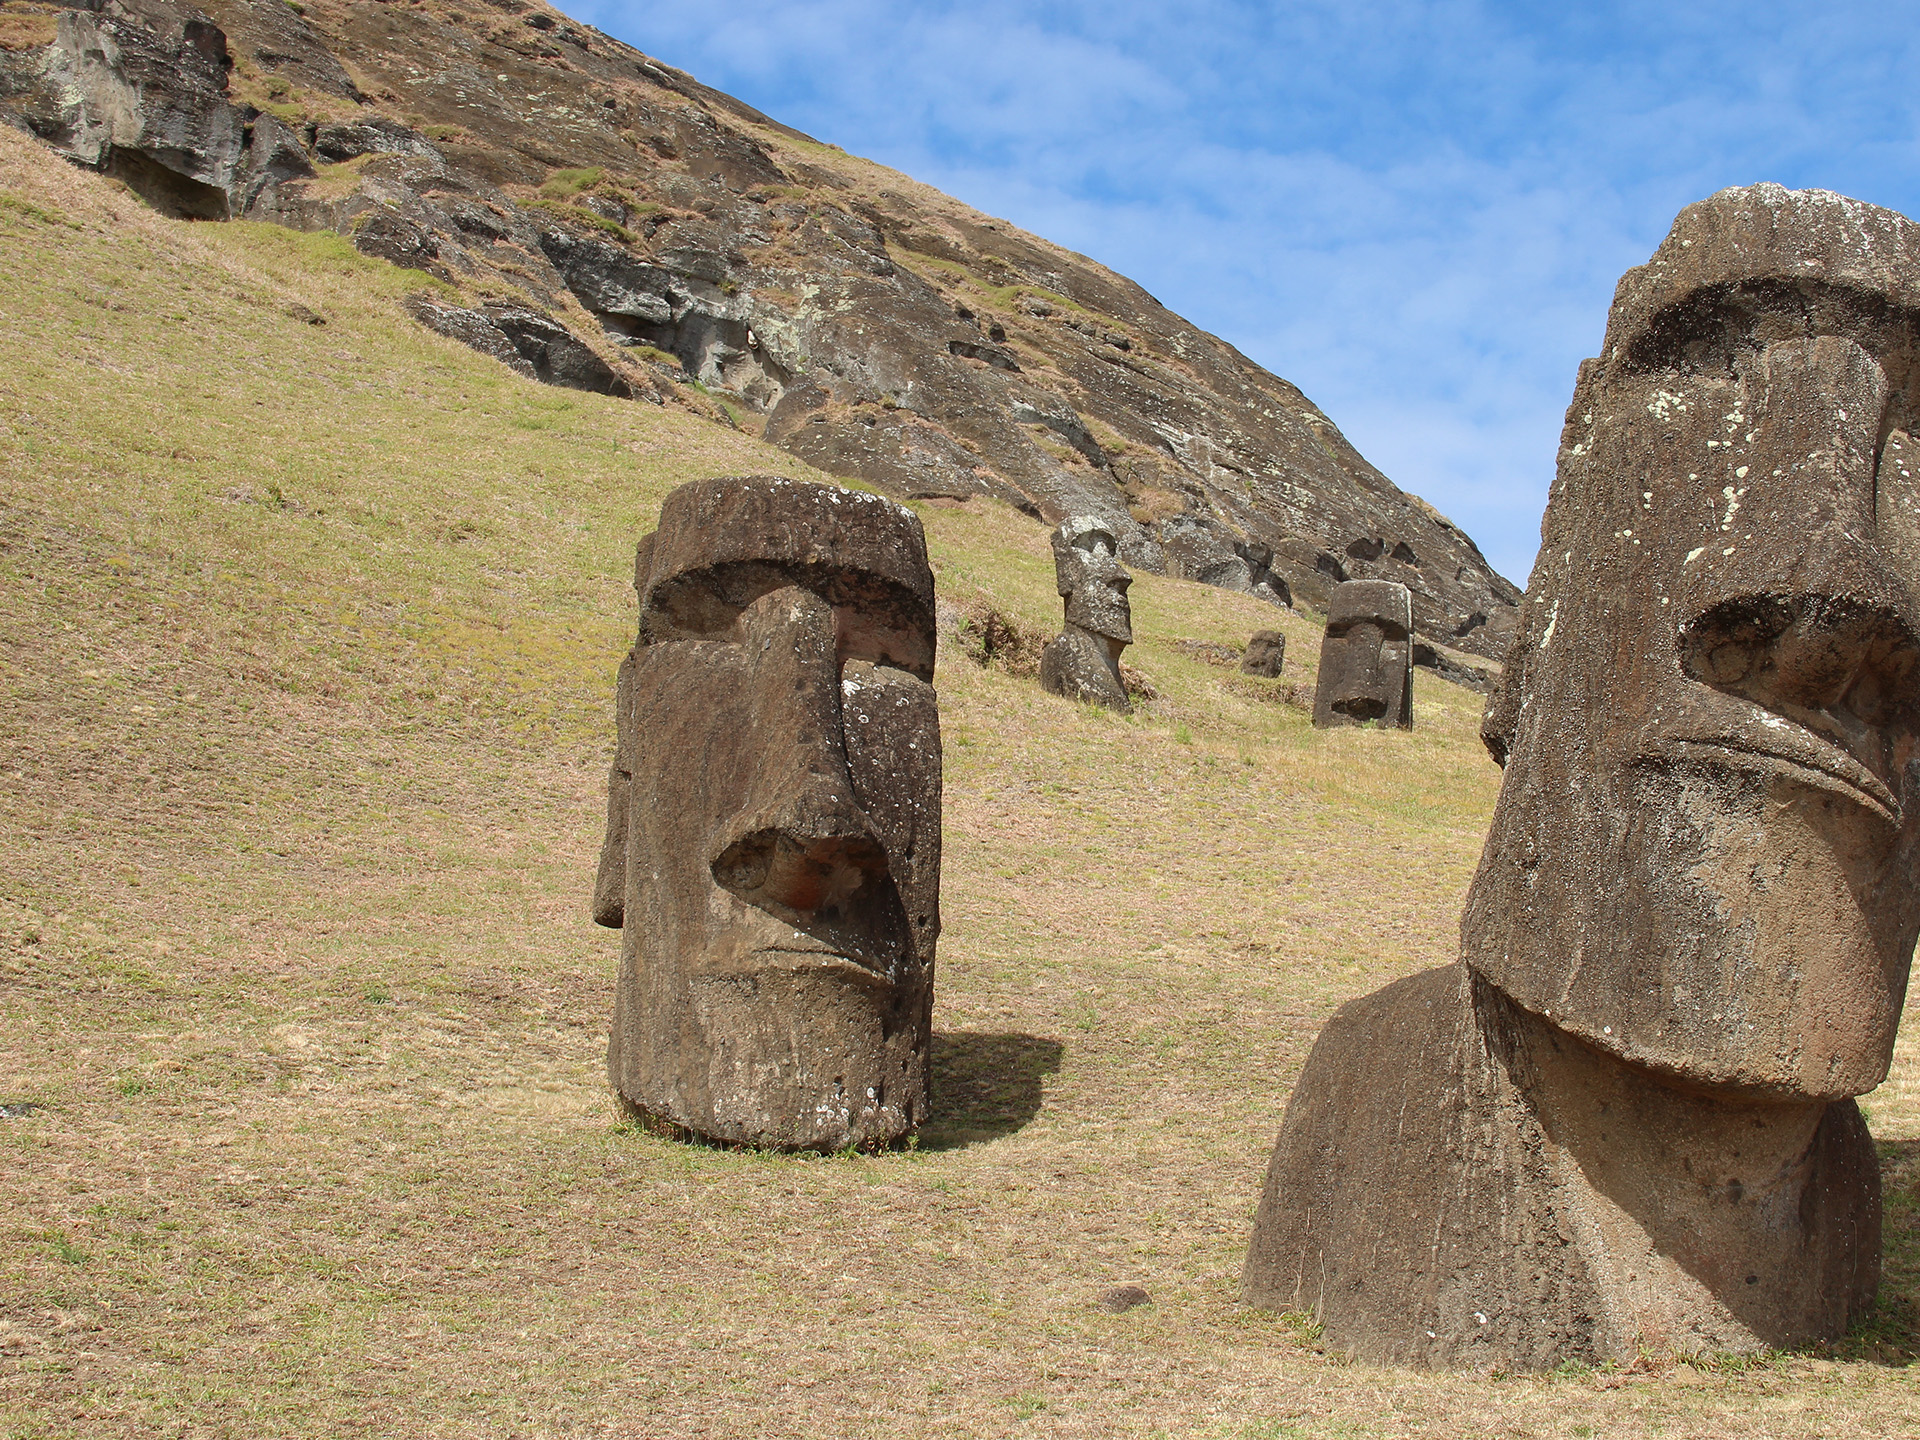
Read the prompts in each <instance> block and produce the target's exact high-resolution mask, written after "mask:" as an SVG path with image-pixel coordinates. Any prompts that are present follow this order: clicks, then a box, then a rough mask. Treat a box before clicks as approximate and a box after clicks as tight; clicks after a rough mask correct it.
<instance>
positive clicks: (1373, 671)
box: [1313, 580, 1413, 730]
mask: <svg viewBox="0 0 1920 1440" xmlns="http://www.w3.org/2000/svg"><path fill="white" fill-rule="evenodd" d="M1369 720H1372V721H1376V722H1378V723H1379V724H1381V725H1387V726H1397V727H1399V728H1400V729H1403V730H1404V729H1411V728H1412V726H1413V595H1412V593H1411V592H1410V591H1409V590H1408V589H1407V587H1406V586H1404V585H1402V584H1400V583H1399V582H1397V581H1394V580H1348V581H1345V582H1343V583H1342V584H1339V585H1336V586H1334V589H1333V598H1332V600H1331V601H1330V602H1329V603H1328V605H1327V634H1326V638H1325V639H1324V640H1323V641H1321V644H1320V675H1319V678H1318V679H1317V680H1316V681H1315V682H1314V692H1313V723H1314V724H1315V725H1317V726H1320V727H1321V728H1323V729H1324V728H1326V727H1327V726H1330V725H1361V724H1364V723H1366V722H1367V721H1369Z"/></svg>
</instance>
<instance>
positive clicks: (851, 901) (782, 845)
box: [594, 476, 940, 1150]
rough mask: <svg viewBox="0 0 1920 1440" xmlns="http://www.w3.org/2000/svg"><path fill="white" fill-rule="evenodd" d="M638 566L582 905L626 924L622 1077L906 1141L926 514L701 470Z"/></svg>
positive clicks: (913, 1043) (632, 1096)
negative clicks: (604, 817) (593, 864)
mask: <svg viewBox="0 0 1920 1440" xmlns="http://www.w3.org/2000/svg"><path fill="white" fill-rule="evenodd" d="M634 577H635V578H634V584H635V587H636V588H637V590H638V591H639V595H640V628H639V638H638V642H637V643H636V645H635V646H634V649H633V651H632V653H631V655H630V656H629V657H628V661H627V663H626V664H624V665H623V666H622V668H621V676H620V683H619V687H618V697H619V698H618V709H617V722H618V723H617V729H618V735H619V744H618V750H617V753H616V757H615V761H614V766H613V770H612V773H611V777H610V784H609V787H608V792H609V793H608V825H607V839H606V844H605V847H604V849H603V851H602V856H601V863H600V870H599V874H598V876H597V878H596V883H595V896H594V915H595V918H596V919H597V920H599V921H600V922H601V923H602V924H620V925H622V926H623V941H622V946H621V962H620V979H619V986H618V991H617V995H616V999H615V1004H614V1020H613V1032H612V1038H611V1041H610V1043H609V1048H608V1061H607V1064H608V1071H609V1075H610V1077H611V1079H612V1083H613V1087H614V1089H615V1091H616V1092H617V1093H618V1094H619V1096H620V1097H621V1098H622V1100H623V1101H625V1102H626V1103H627V1104H628V1105H629V1106H630V1107H632V1108H633V1109H634V1110H635V1111H636V1112H637V1113H639V1114H640V1115H642V1116H644V1117H646V1118H647V1119H649V1120H650V1121H652V1122H653V1123H656V1124H658V1125H661V1126H663V1127H666V1128H668V1129H671V1130H675V1131H680V1132H686V1133H690V1134H694V1135H700V1136H705V1137H708V1138H710V1139H714V1140H719V1141H724V1142H729V1143H737V1144H752V1145H765V1146H772V1147H778V1148H784V1149H818V1150H835V1149H840V1148H843V1147H845V1146H849V1145H860V1146H870V1145H881V1144H886V1143H889V1142H891V1141H894V1140H898V1139H900V1138H901V1137H903V1136H905V1135H907V1134H909V1133H911V1132H912V1131H913V1129H914V1127H915V1126H916V1125H918V1124H919V1122H920V1121H921V1119H922V1118H924V1116H925V1114H926V1104H927V1055H928V1046H929V1043H930V1038H931V1026H932V1004H933V961H934V942H935V939H936V938H937V936H938V934H939V929H940V912H939V891H940V723H939V713H938V708H937V704H936V701H935V697H934V692H933V687H932V684H931V683H930V682H931V680H932V678H933V654H934V630H933V620H934V615H933V575H932V572H931V570H930V569H929V568H928V566H927V559H926V543H925V539H924V537H923V536H922V534H921V530H920V522H919V521H918V520H917V519H916V518H915V517H914V516H913V514H912V513H911V512H910V511H907V510H905V509H904V508H902V507H900V506H898V505H896V504H894V503H893V502H892V501H889V500H885V499H882V498H881V497H879V496H875V495H867V494H861V493H856V492H853V491H847V490H840V489H836V488H832V487H828V486H818V485H803V484H799V483H797V482H794V481H791V480H782V479H778V478H772V477H764V476H763V477H752V478H746V479H723V480H702V481H696V482H693V483H691V484H688V485H683V486H681V487H680V488H679V489H678V490H675V491H674V492H673V493H672V494H671V495H669V496H668V497H667V500H666V503H665V504H664V505H663V506H662V508H661V512H660V525H659V528H658V529H657V530H656V531H654V533H653V534H651V535H649V536H648V537H647V538H646V539H644V540H642V541H641V542H640V545H639V549H638V552H637V555H636V559H635V567H634ZM616 893H617V894H618V895H619V897H620V898H619V901H618V903H615V900H614V896H615V894H616Z"/></svg>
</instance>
